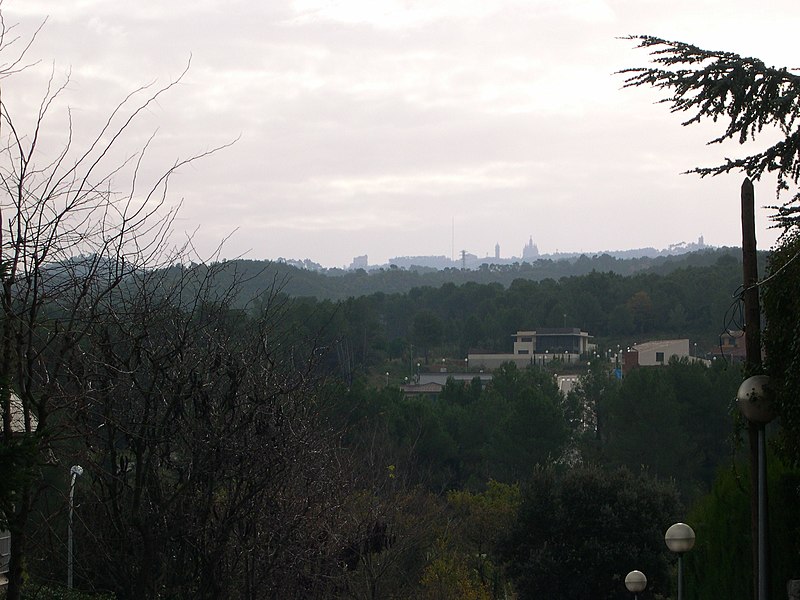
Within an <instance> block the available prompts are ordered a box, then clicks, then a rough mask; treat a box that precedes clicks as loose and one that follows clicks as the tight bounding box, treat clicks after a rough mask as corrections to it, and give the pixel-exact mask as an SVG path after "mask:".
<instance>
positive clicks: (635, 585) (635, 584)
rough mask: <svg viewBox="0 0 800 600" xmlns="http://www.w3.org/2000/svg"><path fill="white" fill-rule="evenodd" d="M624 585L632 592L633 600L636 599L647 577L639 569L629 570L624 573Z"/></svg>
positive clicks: (642, 589)
mask: <svg viewBox="0 0 800 600" xmlns="http://www.w3.org/2000/svg"><path fill="white" fill-rule="evenodd" d="M625 587H626V588H628V591H629V592H631V593H632V594H633V600H638V598H639V596H638V594H639V592H643V591H644V588H646V587H647V577H645V576H644V573H642V572H641V571H631V572H630V573H628V574H627V575H625Z"/></svg>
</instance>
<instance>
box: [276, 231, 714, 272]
mask: <svg viewBox="0 0 800 600" xmlns="http://www.w3.org/2000/svg"><path fill="white" fill-rule="evenodd" d="M708 247H710V246H709V245H707V244H706V243H705V239H704V236H702V235H701V236H699V237H698V239H697V240H696V241H694V242H675V243H673V244H669V245H668V246H667V247H665V248H655V247H653V246H645V247H641V248H627V249H622V248H605V249H601V250H579V251H573V252H568V251H565V252H561V251H555V252H547V253H542V252H539V250H538V246H537V245H536V244H535V242H534V240H533V237H532V236H531V237H530V238H529V239H528V242H527V243H526V244H525V246H524V247H523V248H522V252H520V253H519V254H511V255H503V253H502V250H501V246H500V244H499V243H496V244H495V252H494V253H493V254H489V253H486V254H475V253H474V252H470V251H469V250H461V251H460V252H459V253H458V255H457V256H455V257H452V256H447V255H444V254H439V255H422V254H415V253H413V252H412V253H408V254H403V255H398V256H392V257H389V258H388V259H387V260H386V261H382V262H375V261H372V260H370V259H369V254H361V255H359V256H354V257H353V260H352V261H351V262H350V263H349V264H347V265H324V264H321V263H317V264H320V266H322V267H326V268H329V267H334V268H339V267H342V268H346V269H369V268H377V267H381V266H386V265H391V264H394V265H397V266H402V267H411V266H421V267H426V266H427V267H435V268H444V267H449V266H459V265H462V263H466V264H463V266H466V267H469V268H474V267H477V266H479V265H480V264H483V263H490V264H492V263H494V264H510V263H513V262H535V261H536V260H538V259H539V258H544V259H547V258H556V259H558V258H566V257H570V256H579V255H581V254H586V255H588V256H594V255H597V254H603V253H608V254H610V255H611V256H616V257H633V256H636V257H638V256H644V255H651V256H654V255H666V254H682V253H685V252H690V251H694V250H700V249H703V248H708ZM648 250H649V251H650V252H647V251H648ZM284 258H285V259H286V260H290V261H298V260H300V259H297V258H286V257H284ZM308 260H311V261H312V262H314V263H316V261H313V259H308Z"/></svg>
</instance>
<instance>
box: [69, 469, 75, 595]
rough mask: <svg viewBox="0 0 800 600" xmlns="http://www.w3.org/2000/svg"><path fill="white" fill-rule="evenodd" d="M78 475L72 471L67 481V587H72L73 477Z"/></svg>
mask: <svg viewBox="0 0 800 600" xmlns="http://www.w3.org/2000/svg"><path fill="white" fill-rule="evenodd" d="M77 476H78V474H77V473H75V472H74V471H73V472H72V479H70V482H69V519H68V521H69V525H68V529H67V588H70V589H71V588H72V508H73V497H74V495H75V478H76V477H77Z"/></svg>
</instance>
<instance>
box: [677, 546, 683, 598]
mask: <svg viewBox="0 0 800 600" xmlns="http://www.w3.org/2000/svg"><path fill="white" fill-rule="evenodd" d="M678 600H683V553H682V552H681V553H680V554H678Z"/></svg>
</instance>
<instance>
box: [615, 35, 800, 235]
mask: <svg viewBox="0 0 800 600" xmlns="http://www.w3.org/2000/svg"><path fill="white" fill-rule="evenodd" d="M624 39H628V40H635V41H636V42H638V46H637V48H646V49H648V50H650V55H651V56H652V57H653V58H652V62H653V63H655V65H656V66H652V67H638V68H630V69H624V70H622V71H620V72H619V73H620V74H623V75H625V76H626V79H625V84H624V87H626V88H628V87H640V86H652V87H654V88H657V89H660V90H666V91H668V92H669V95H667V96H666V97H664V98H662V99H661V100H660V102H663V103H666V104H669V105H670V110H671V112H673V113H678V112H686V113H690V114H691V115H692V116H691V117H690V118H689V119H687V120H686V121H684V122H683V125H691V124H692V123H698V122H699V121H701V120H703V119H711V120H712V121H714V122H716V121H717V120H720V119H721V120H723V121H725V120H727V121H728V124H727V126H726V128H725V131H724V133H722V134H721V135H720V136H718V137H716V138H714V139H712V140H710V141H709V144H715V143H721V142H723V141H725V140H738V142H739V143H740V144H744V143H745V142H748V141H752V140H755V139H756V137H757V136H758V134H761V133H762V132H763V131H764V129H765V127H767V128H768V129H769V130H770V131H772V130H774V129H777V130H778V131H780V133H781V136H782V138H781V139H780V140H779V141H778V142H776V143H775V144H773V145H771V146H769V147H767V148H766V149H764V150H762V151H760V152H757V153H755V154H752V155H749V156H746V157H744V158H737V159H730V158H726V159H725V162H724V163H722V164H720V165H718V166H715V167H698V168H694V169H691V170H690V171H688V172H689V173H697V174H699V175H700V176H701V177H705V176H707V175H719V174H722V173H729V172H731V171H742V172H744V173H746V174H747V176H748V177H750V178H751V179H754V180H758V179H760V178H761V176H762V175H764V174H765V173H775V174H776V175H777V179H778V189H777V195H778V197H780V195H781V192H782V191H785V190H789V188H790V186H791V185H795V186H796V185H797V184H798V183H799V182H800V74H796V73H793V72H792V70H790V69H787V68H775V67H768V66H766V65H765V64H764V62H762V61H761V60H759V59H757V58H745V57H742V56H740V55H738V54H734V53H733V52H721V51H710V50H703V49H701V48H698V47H697V46H694V45H692V44H687V43H684V42H674V41H668V40H664V39H661V38H657V37H653V36H649V35H637V36H628V37H626V38H624ZM771 208H773V209H774V210H775V211H776V214H775V215H774V217H773V218H774V220H775V222H776V225H777V226H778V227H781V228H783V229H784V230H786V229H789V228H791V227H793V226H796V225H798V224H800V191H798V192H796V193H795V194H794V195H793V196H792V198H791V199H789V200H788V201H785V202H783V203H782V204H780V205H778V206H773V207H771Z"/></svg>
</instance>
